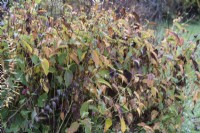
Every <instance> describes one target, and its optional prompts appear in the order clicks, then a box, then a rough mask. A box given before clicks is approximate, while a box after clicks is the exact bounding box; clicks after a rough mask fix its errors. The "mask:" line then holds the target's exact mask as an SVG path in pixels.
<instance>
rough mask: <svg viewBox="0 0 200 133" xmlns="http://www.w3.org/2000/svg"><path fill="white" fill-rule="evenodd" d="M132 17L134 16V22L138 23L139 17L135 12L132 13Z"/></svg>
mask: <svg viewBox="0 0 200 133" xmlns="http://www.w3.org/2000/svg"><path fill="white" fill-rule="evenodd" d="M133 16H134V18H135V20H136V21H137V22H138V23H140V17H139V15H138V14H137V13H136V12H133Z"/></svg>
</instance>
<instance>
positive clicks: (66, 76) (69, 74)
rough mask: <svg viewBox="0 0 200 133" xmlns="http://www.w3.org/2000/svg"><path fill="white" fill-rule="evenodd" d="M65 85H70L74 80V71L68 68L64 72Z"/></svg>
mask: <svg viewBox="0 0 200 133" xmlns="http://www.w3.org/2000/svg"><path fill="white" fill-rule="evenodd" d="M64 80H65V86H66V87H69V85H70V84H71V83H72V80H73V73H72V71H70V70H66V71H65V74H64Z"/></svg>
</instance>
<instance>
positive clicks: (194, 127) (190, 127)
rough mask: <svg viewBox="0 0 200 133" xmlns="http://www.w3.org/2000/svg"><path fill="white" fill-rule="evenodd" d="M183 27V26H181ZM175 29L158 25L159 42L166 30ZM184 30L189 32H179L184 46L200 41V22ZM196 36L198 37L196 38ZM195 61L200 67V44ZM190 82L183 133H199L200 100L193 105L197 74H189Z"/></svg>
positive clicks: (170, 26)
mask: <svg viewBox="0 0 200 133" xmlns="http://www.w3.org/2000/svg"><path fill="white" fill-rule="evenodd" d="M181 25H182V24H181ZM169 28H170V29H173V31H174V30H175V31H176V26H174V25H172V24H168V23H167V22H165V23H162V24H158V25H157V27H156V32H155V37H156V38H157V40H158V45H159V41H162V39H163V36H164V35H165V32H166V29H169ZM182 28H184V29H186V31H187V32H182V31H178V30H177V33H178V35H179V36H180V37H183V38H184V42H185V43H184V46H185V47H191V46H190V45H192V44H195V45H196V41H197V40H200V22H196V23H188V24H183V25H182ZM194 36H197V37H196V38H195V37H194ZM194 56H195V59H196V61H197V63H198V64H199V66H200V44H199V45H198V48H197V51H196V52H195V53H194ZM187 76H188V80H187V86H186V87H185V88H184V93H185V95H186V96H187V97H186V100H185V103H184V105H183V106H184V112H183V116H184V122H183V125H182V132H183V133H199V132H200V100H199V101H198V102H197V104H194V103H193V96H194V93H195V91H196V90H199V88H198V86H197V85H195V84H194V81H195V80H197V78H196V75H195V73H194V72H193V73H187Z"/></svg>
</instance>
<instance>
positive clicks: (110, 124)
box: [104, 118, 112, 133]
mask: <svg viewBox="0 0 200 133" xmlns="http://www.w3.org/2000/svg"><path fill="white" fill-rule="evenodd" d="M111 126H112V120H111V119H110V118H107V119H106V122H105V127H104V133H106V132H107V130H108V129H109V128H110V127H111Z"/></svg>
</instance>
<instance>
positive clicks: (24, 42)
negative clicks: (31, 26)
mask: <svg viewBox="0 0 200 133" xmlns="http://www.w3.org/2000/svg"><path fill="white" fill-rule="evenodd" d="M21 41H22V45H23V47H24V48H25V49H27V50H28V52H29V53H32V52H33V49H32V48H31V46H30V45H29V44H28V43H27V42H26V41H25V40H23V39H22V40H21Z"/></svg>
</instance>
